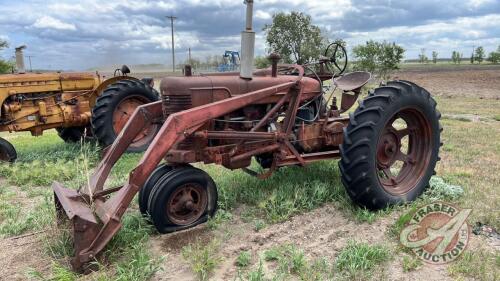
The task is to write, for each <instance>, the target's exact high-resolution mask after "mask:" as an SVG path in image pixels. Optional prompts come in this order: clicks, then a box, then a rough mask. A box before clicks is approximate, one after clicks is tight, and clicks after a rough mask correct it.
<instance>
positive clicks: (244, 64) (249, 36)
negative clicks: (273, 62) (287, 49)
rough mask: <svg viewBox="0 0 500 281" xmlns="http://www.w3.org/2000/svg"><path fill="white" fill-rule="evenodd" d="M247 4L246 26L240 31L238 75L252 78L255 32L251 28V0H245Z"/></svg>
mask: <svg viewBox="0 0 500 281" xmlns="http://www.w3.org/2000/svg"><path fill="white" fill-rule="evenodd" d="M244 3H245V4H246V5H247V16H246V28H245V30H244V31H242V32H241V66H240V77H241V78H243V79H252V72H253V55H254V49H255V32H254V31H253V29H252V17H253V0H245V2H244Z"/></svg>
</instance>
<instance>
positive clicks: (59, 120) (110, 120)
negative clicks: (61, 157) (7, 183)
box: [0, 49, 159, 162]
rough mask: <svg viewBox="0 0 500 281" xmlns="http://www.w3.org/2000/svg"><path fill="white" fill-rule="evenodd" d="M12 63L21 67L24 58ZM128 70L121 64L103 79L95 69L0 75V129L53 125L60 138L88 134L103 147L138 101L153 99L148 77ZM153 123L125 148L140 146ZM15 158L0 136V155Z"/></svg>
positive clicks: (34, 129) (150, 135)
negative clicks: (90, 70) (73, 71)
mask: <svg viewBox="0 0 500 281" xmlns="http://www.w3.org/2000/svg"><path fill="white" fill-rule="evenodd" d="M16 53H19V50H17V49H16ZM16 58H18V59H19V58H22V54H21V55H19V54H16ZM18 65H21V67H20V68H21V69H22V68H23V67H22V66H23V65H24V63H23V62H18ZM129 73H130V70H129V69H128V67H126V66H123V67H122V69H117V70H116V71H115V75H114V77H112V78H109V79H104V78H103V77H101V76H100V75H99V74H98V73H59V72H57V73H24V72H21V73H16V74H6V75H0V131H8V132H18V131H29V132H31V134H32V135H33V136H40V135H42V134H43V131H45V130H49V129H56V130H57V132H58V134H59V136H60V137H61V138H62V139H63V140H64V141H67V142H77V141H80V139H81V138H82V137H92V138H95V139H97V140H98V141H99V143H100V144H101V145H102V146H104V147H106V146H108V145H110V144H111V143H113V141H114V140H115V138H116V136H117V135H118V133H119V132H120V131H121V130H122V128H123V126H124V125H125V124H126V122H127V120H128V119H129V117H130V116H131V115H132V113H133V112H134V110H135V109H136V108H137V107H138V106H140V105H143V104H147V103H150V102H154V101H157V100H158V98H159V95H158V92H156V91H155V90H154V89H153V87H152V86H153V85H152V79H143V80H139V79H137V78H134V77H130V76H127V74H129ZM158 128H159V126H158V125H151V126H148V127H147V128H144V129H143V131H142V133H141V134H140V135H138V136H137V137H136V139H135V140H134V142H133V144H132V145H131V146H130V148H129V151H142V150H144V149H145V148H146V147H147V145H148V143H149V142H150V141H151V140H152V139H153V137H154V134H155V133H156V131H157V129H158ZM16 158H17V153H16V150H15V149H14V147H13V146H12V144H10V143H9V142H8V141H7V140H5V139H3V138H0V160H1V161H8V162H12V161H14V160H15V159H16Z"/></svg>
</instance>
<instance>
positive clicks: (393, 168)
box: [376, 107, 432, 195]
mask: <svg viewBox="0 0 500 281" xmlns="http://www.w3.org/2000/svg"><path fill="white" fill-rule="evenodd" d="M396 120H404V123H405V124H406V126H405V127H404V128H399V127H398V128H396V127H395V126H394V122H395V121H396ZM404 138H407V143H406V146H405V145H404V144H403V139H404ZM429 139H431V125H430V123H429V121H428V120H427V118H426V117H425V116H424V115H423V114H422V113H421V112H420V111H418V110H416V109H413V108H411V107H409V108H405V109H402V110H400V111H399V112H397V113H396V114H395V115H394V116H393V117H392V118H391V119H390V120H389V121H388V122H387V124H386V125H385V127H384V130H383V133H382V135H381V136H380V139H379V140H378V143H377V152H376V153H377V154H376V155H377V170H378V171H379V173H378V176H379V180H380V183H381V184H382V187H383V188H384V189H385V190H386V191H387V192H388V193H390V194H394V195H402V194H406V193H407V192H408V191H410V190H412V189H413V188H414V187H415V185H416V184H417V183H418V181H419V180H420V179H421V178H422V176H423V173H425V171H426V167H427V166H428V163H429V161H430V154H431V153H432V149H431V143H430V142H429V141H428V140H429ZM405 150H406V151H405Z"/></svg>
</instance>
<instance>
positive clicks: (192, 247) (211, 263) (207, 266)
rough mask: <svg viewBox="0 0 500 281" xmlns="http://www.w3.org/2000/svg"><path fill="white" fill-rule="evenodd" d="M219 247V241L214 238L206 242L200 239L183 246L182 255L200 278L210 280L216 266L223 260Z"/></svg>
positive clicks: (202, 280)
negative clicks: (219, 254) (219, 253)
mask: <svg viewBox="0 0 500 281" xmlns="http://www.w3.org/2000/svg"><path fill="white" fill-rule="evenodd" d="M219 247H220V244H219V242H218V241H217V240H216V239H214V240H211V241H210V242H209V243H206V244H205V243H203V242H201V241H198V242H195V243H192V244H189V245H187V246H185V247H183V248H182V257H183V258H184V259H185V260H186V262H187V263H188V264H189V265H190V266H191V269H192V270H193V272H194V273H195V274H196V276H197V277H198V279H199V280H201V281H204V280H208V278H209V277H210V274H212V272H213V271H214V269H215V267H216V266H217V265H218V264H219V263H220V262H221V261H222V259H221V257H219V256H218V249H219Z"/></svg>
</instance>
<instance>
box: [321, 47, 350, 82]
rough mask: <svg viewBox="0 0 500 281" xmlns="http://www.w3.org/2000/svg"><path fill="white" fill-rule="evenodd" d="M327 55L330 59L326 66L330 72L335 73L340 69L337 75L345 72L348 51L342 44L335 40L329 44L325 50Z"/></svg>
mask: <svg viewBox="0 0 500 281" xmlns="http://www.w3.org/2000/svg"><path fill="white" fill-rule="evenodd" d="M325 57H327V58H328V59H329V63H326V67H327V68H328V70H329V71H330V72H332V73H335V72H336V71H337V70H338V71H339V72H338V73H337V75H341V74H342V73H344V71H345V69H346V68H347V51H346V49H345V47H344V46H342V44H340V43H337V42H334V43H331V44H330V45H328V47H327V48H326V50H325ZM331 64H333V66H332V65H331Z"/></svg>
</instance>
